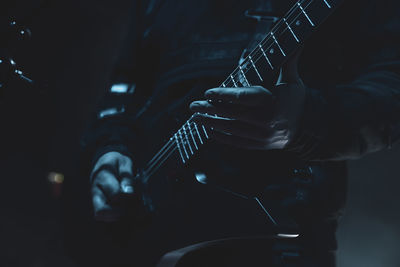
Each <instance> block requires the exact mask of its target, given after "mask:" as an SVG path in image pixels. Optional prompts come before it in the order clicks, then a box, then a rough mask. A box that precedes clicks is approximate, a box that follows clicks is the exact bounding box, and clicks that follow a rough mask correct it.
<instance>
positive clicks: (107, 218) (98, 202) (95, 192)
mask: <svg viewBox="0 0 400 267" xmlns="http://www.w3.org/2000/svg"><path fill="white" fill-rule="evenodd" d="M92 203H93V211H94V218H95V220H97V221H103V222H113V221H117V220H118V219H119V218H120V217H121V216H122V211H121V210H120V209H119V208H117V207H111V206H110V205H109V204H108V203H107V198H106V197H105V195H104V193H103V192H102V191H101V190H100V188H98V187H93V188H92Z"/></svg>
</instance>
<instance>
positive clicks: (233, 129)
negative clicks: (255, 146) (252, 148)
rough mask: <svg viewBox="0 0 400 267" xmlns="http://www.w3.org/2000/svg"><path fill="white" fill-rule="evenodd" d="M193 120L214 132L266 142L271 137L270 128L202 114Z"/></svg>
mask: <svg viewBox="0 0 400 267" xmlns="http://www.w3.org/2000/svg"><path fill="white" fill-rule="evenodd" d="M193 119H194V121H197V122H199V123H200V124H202V125H204V126H206V127H208V128H211V129H212V130H215V131H219V132H224V133H228V134H231V135H234V136H240V137H244V138H248V139H252V140H264V139H265V138H268V136H269V135H270V129H268V127H259V126H255V125H251V124H248V123H246V122H242V121H238V120H232V119H227V118H221V117H215V116H210V115H206V114H201V113H197V114H195V116H194V117H193Z"/></svg>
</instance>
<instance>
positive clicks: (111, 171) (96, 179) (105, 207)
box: [90, 152, 136, 222]
mask: <svg viewBox="0 0 400 267" xmlns="http://www.w3.org/2000/svg"><path fill="white" fill-rule="evenodd" d="M90 178H91V181H92V187H91V190H92V201H93V208H94V216H95V219H96V220H98V221H105V222H113V221H117V220H118V219H120V218H121V217H122V216H124V215H126V213H127V209H128V208H133V207H132V205H129V202H132V201H134V199H135V197H136V195H135V188H134V187H133V179H134V175H133V165H132V160H131V159H130V158H129V157H127V156H124V155H122V154H121V153H118V152H108V153H106V154H104V155H102V156H101V157H100V158H99V159H98V161H97V162H96V164H95V166H94V168H93V170H92V173H91V175H90Z"/></svg>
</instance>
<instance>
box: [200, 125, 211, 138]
mask: <svg viewBox="0 0 400 267" xmlns="http://www.w3.org/2000/svg"><path fill="white" fill-rule="evenodd" d="M201 127H202V128H203V131H204V135H205V136H206V138H207V139H208V138H209V137H208V134H207V131H206V128H205V127H204V125H201Z"/></svg>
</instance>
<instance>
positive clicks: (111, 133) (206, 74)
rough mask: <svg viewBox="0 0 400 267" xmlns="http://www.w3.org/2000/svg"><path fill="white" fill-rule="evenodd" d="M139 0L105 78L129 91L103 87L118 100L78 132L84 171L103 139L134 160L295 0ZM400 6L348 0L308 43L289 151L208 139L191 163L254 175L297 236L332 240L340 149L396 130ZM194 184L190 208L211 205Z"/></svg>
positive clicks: (210, 233) (348, 153)
mask: <svg viewBox="0 0 400 267" xmlns="http://www.w3.org/2000/svg"><path fill="white" fill-rule="evenodd" d="M135 2H136V4H135V8H134V10H133V14H134V15H133V25H132V32H131V33H130V35H129V39H128V40H127V42H126V49H125V50H124V52H123V53H121V60H120V61H119V64H118V65H117V66H116V68H115V73H114V75H113V78H112V79H111V84H116V83H128V84H135V86H136V87H135V90H134V93H133V94H128V93H126V94H114V93H112V92H107V94H106V97H105V101H104V102H103V103H102V104H101V109H102V110H104V109H106V108H110V107H117V108H121V107H124V109H123V110H124V112H122V113H121V114H116V115H114V116H109V117H105V118H101V119H97V120H96V121H94V122H93V125H92V126H91V128H90V130H89V131H88V133H87V134H86V136H85V138H84V139H83V146H84V149H85V152H84V159H85V160H84V164H86V165H87V166H88V171H90V167H91V166H92V165H91V164H90V162H95V161H96V159H97V158H98V157H99V156H101V155H102V154H104V153H105V152H107V151H120V152H121V153H125V154H128V155H130V156H132V158H133V159H134V162H135V163H137V164H138V165H140V163H141V162H142V161H145V160H147V159H148V158H149V156H150V155H151V154H152V153H154V152H156V151H157V149H158V148H160V147H161V145H162V144H163V143H164V142H165V140H167V138H169V137H170V135H171V134H172V133H173V132H174V131H175V130H177V129H178V128H179V127H180V126H181V124H183V123H184V122H185V121H186V119H187V118H188V117H189V116H190V115H191V113H190V111H189V109H188V105H189V103H190V102H191V101H193V100H197V99H202V98H203V96H202V95H203V93H204V91H205V90H206V89H209V88H213V87H217V86H218V85H219V84H220V83H221V82H222V81H223V79H224V78H226V76H227V75H228V74H229V73H230V71H232V70H233V68H234V67H235V66H236V65H237V63H238V61H239V59H240V56H241V55H242V52H243V51H244V50H245V49H248V50H249V49H252V48H253V47H254V45H255V44H257V41H258V40H261V39H262V38H263V37H264V35H265V34H266V33H267V32H268V29H269V28H270V27H271V25H272V24H273V22H274V18H275V17H281V16H283V15H284V13H285V12H286V10H287V9H288V8H289V7H290V6H291V5H293V4H294V2H295V1H290V0H288V1H281V0H279V1H278V0H259V1H258V0H249V1H239V0H238V1H226V0H221V1H213V0H192V1H180V0H169V1H158V0H152V1H135ZM252 14H257V15H259V16H261V20H256V19H255V16H254V15H252ZM398 14H400V4H399V3H398V2H396V1H372V0H371V1H361V0H353V1H350V0H348V1H345V3H344V4H343V5H342V6H341V7H340V8H339V9H338V10H337V11H336V13H335V14H334V15H332V16H331V17H330V18H329V19H328V21H326V22H325V23H324V24H323V25H322V26H321V27H320V28H319V29H318V31H317V32H316V33H315V34H313V35H312V37H311V38H310V39H309V40H308V41H307V42H306V45H305V47H304V50H303V53H302V56H301V59H300V63H299V70H300V72H301V77H302V79H303V81H304V82H305V84H306V85H307V86H308V88H307V99H306V107H305V110H304V114H303V119H302V123H301V130H300V134H299V135H298V136H297V138H296V140H295V141H294V142H293V143H291V144H289V146H288V148H287V149H286V150H285V151H267V152H265V151H263V152H260V151H246V150H241V149H236V148H232V147H227V146H224V145H220V144H213V145H212V146H208V147H207V148H206V149H205V150H204V151H203V152H202V155H201V157H200V159H199V160H196V161H195V162H194V163H193V168H201V169H202V170H203V171H205V172H208V173H211V174H212V175H214V177H219V179H224V177H227V179H226V180H229V179H231V180H236V179H237V180H243V179H247V180H248V181H249V180H251V182H258V181H260V180H262V181H263V182H265V183H266V188H265V190H266V191H267V192H269V196H271V197H276V200H278V202H279V203H280V205H282V207H286V208H288V207H289V208H290V210H291V214H292V216H293V217H294V218H295V219H296V220H297V222H298V223H299V225H300V228H301V230H302V231H303V233H304V235H303V236H304V239H305V240H306V241H304V242H305V244H306V245H304V246H306V247H308V248H310V249H314V250H316V249H318V250H321V251H333V250H335V249H336V241H335V237H334V234H335V231H336V226H337V219H338V217H339V214H340V211H341V209H342V208H343V206H344V202H345V195H346V179H347V178H346V166H345V162H344V160H347V159H353V158H358V157H360V156H362V155H364V154H366V153H370V152H374V151H377V150H381V149H385V148H388V147H390V146H391V145H392V144H393V143H395V142H396V141H397V140H398V139H399V138H400V38H399V37H400V36H399V35H400V24H399V19H398ZM252 46H253V47H252ZM147 153H148V154H147ZM146 155H148V156H146ZM307 166H312V168H313V170H314V173H317V174H319V175H318V177H321V178H318V179H314V180H312V181H307V182H304V181H303V180H301V179H300V180H299V179H292V178H293V174H292V172H293V170H294V169H297V168H300V169H301V168H307ZM304 184H306V185H304ZM299 192H300V193H299ZM190 194H191V196H192V197H190V196H188V195H190ZM190 194H187V195H185V197H186V199H185V201H187V203H190V204H191V206H192V207H193V208H192V209H195V208H196V207H197V208H200V209H201V206H202V205H205V206H207V205H209V206H213V202H212V200H210V199H206V198H204V197H202V196H201V194H200V193H199V192H196V190H195V189H194V191H193V192H191V193H190ZM193 196H196V197H193ZM217 200H218V199H217V198H216V199H214V201H217ZM208 201H209V202H210V203H209V204H207V203H208ZM214 203H215V202H214ZM188 206H190V205H188ZM207 207H208V206H207ZM187 212H189V213H190V210H188V211H187ZM218 212H219V211H218V208H215V209H214V210H213V209H212V208H210V209H207V210H206V211H204V212H203V211H200V212H199V210H196V213H199V214H196V216H199V217H201V216H215V217H214V218H218ZM192 215H193V214H192ZM192 215H190V216H192ZM187 216H189V215H187ZM193 216H194V215H193ZM215 220H216V221H218V220H219V219H215ZM203 223H204V222H203ZM224 223H229V222H228V221H224V220H223V218H221V223H220V224H221V225H220V227H222V228H223V225H224ZM206 225H207V226H209V228H207V229H204V230H203V231H199V232H197V234H196V233H193V231H190V229H193V228H190V227H189V229H179V231H180V232H179V233H178V235H180V236H179V238H177V240H174V242H172V243H173V245H172V246H178V244H179V242H180V241H179V240H178V239H182V240H181V241H182V243H183V244H188V243H185V242H190V241H193V242H192V243H195V242H198V241H204V239H205V238H208V239H216V238H218V237H220V236H219V235H224V234H222V233H221V229H222V228H221V229H219V228H218V227H216V228H215V229H211V228H212V227H213V225H208V224H206ZM226 234H227V235H228V234H229V233H226ZM185 239H186V240H185ZM159 245H160V244H159ZM163 245H165V247H164V248H160V252H161V251H162V253H165V252H166V251H165V250H167V251H168V250H170V248H169V247H168V246H171V244H168V242H166V243H165V244H163ZM160 246H161V245H160ZM174 248H175V247H174ZM153 256H154V255H153ZM158 256H160V255H158Z"/></svg>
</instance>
